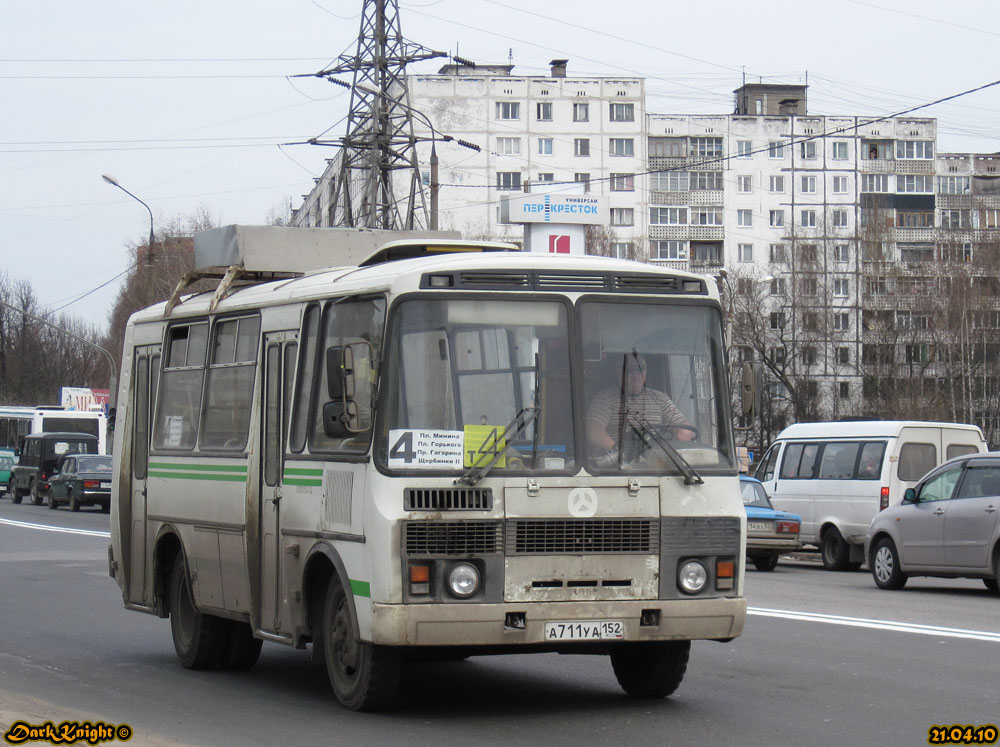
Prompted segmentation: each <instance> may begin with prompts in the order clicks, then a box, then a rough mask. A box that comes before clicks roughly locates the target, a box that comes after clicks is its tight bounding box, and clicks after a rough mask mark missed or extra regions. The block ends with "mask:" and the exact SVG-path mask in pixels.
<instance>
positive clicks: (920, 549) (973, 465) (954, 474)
mask: <svg viewBox="0 0 1000 747" xmlns="http://www.w3.org/2000/svg"><path fill="white" fill-rule="evenodd" d="M998 515H1000V452H995V451H994V452H986V453H980V454H972V455H969V454H966V455H964V456H959V457H955V458H954V459H950V460H949V461H947V462H945V463H944V464H942V465H941V466H939V467H936V468H934V469H933V470H931V471H930V472H928V473H927V474H926V475H924V477H922V478H921V479H920V481H919V482H918V483H917V484H916V486H915V487H912V488H908V489H907V490H906V492H905V493H904V494H903V500H902V502H901V503H899V504H897V505H895V506H891V507H889V508H887V509H886V510H885V511H882V512H881V513H879V514H878V515H877V516H876V517H875V518H874V519H872V523H871V525H870V526H869V527H868V535H867V537H866V538H865V557H867V558H868V566H869V567H870V568H871V569H872V576H873V577H874V579H875V585H876V586H878V587H879V588H880V589H901V588H903V586H904V585H905V584H906V581H907V579H908V578H909V577H910V576H940V577H944V578H981V579H982V580H983V583H984V584H986V587H987V588H988V589H990V590H991V591H994V592H995V591H997V579H998V578H1000V522H998V521H997V516H998Z"/></svg>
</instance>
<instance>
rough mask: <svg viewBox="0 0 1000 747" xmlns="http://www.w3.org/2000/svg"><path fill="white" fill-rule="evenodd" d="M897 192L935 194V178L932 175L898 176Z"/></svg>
mask: <svg viewBox="0 0 1000 747" xmlns="http://www.w3.org/2000/svg"><path fill="white" fill-rule="evenodd" d="M896 191H897V192H919V193H922V194H927V193H932V192H934V177H933V176H931V175H930V174H927V175H923V174H897V175H896Z"/></svg>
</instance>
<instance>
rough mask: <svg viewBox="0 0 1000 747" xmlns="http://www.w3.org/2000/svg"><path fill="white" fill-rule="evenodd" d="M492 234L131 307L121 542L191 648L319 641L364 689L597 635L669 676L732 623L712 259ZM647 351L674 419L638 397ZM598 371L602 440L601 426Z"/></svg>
mask: <svg viewBox="0 0 1000 747" xmlns="http://www.w3.org/2000/svg"><path fill="white" fill-rule="evenodd" d="M500 248H505V249H514V247H505V245H473V244H471V243H469V242H466V243H463V242H456V241H452V242H443V241H442V242H436V244H435V245H430V246H423V245H420V244H418V243H413V242H411V243H409V244H406V245H401V244H400V242H397V243H396V244H390V245H387V246H386V247H385V248H384V250H383V251H381V252H379V253H378V254H377V255H376V256H374V257H372V258H371V259H369V261H367V262H365V263H362V266H359V267H349V268H336V269H329V270H326V271H320V272H313V273H309V274H306V275H304V276H302V277H298V278H296V279H286V280H279V281H275V282H267V283H262V284H257V285H250V286H248V287H243V288H240V289H238V290H234V291H232V292H229V293H228V294H226V293H223V292H216V294H215V295H214V298H213V294H212V293H203V294H200V295H194V296H191V297H188V298H185V299H183V300H180V301H179V302H177V303H175V302H171V303H169V304H167V305H166V306H164V305H160V306H156V307H152V308H149V309H146V310H144V311H141V312H138V313H137V314H135V315H134V316H133V317H132V318H131V319H130V321H129V323H128V327H127V330H126V335H125V348H124V358H123V361H124V363H123V369H124V370H123V374H122V378H121V387H120V396H119V399H118V402H119V410H118V427H117V429H116V432H115V448H114V450H113V451H114V460H115V461H114V464H115V480H114V489H113V497H112V521H111V524H112V544H111V547H110V549H109V553H110V554H109V564H110V572H111V574H112V576H113V577H114V578H115V579H116V580H117V582H118V584H119V586H120V587H121V590H122V595H123V598H124V603H125V606H126V607H127V608H129V609H132V610H137V611H141V612H146V613H150V614H154V615H159V616H160V617H167V616H169V617H170V624H171V632H172V636H173V641H174V646H175V649H176V652H177V654H178V656H179V658H180V659H181V661H182V663H183V664H184V666H186V667H189V668H193V669H206V668H218V667H221V668H246V667H250V666H252V665H253V664H254V662H255V661H256V659H257V656H258V654H259V652H260V645H261V641H272V642H276V643H281V644H285V645H288V646H294V647H297V648H305V647H306V645H307V644H309V643H311V644H312V655H313V658H314V660H315V661H317V663H324V664H325V666H326V668H327V671H328V674H329V679H330V682H331V685H332V688H333V690H334V693H335V694H336V696H337V698H338V699H339V700H340V701H341V703H343V704H344V705H345V706H346V707H348V708H351V709H355V710H371V709H376V708H379V707H383V706H386V705H388V704H389V703H390V702H391V700H392V697H393V694H394V691H395V690H396V685H397V681H398V679H399V675H400V668H401V666H403V665H404V663H405V661H406V660H407V659H408V658H413V657H415V656H421V657H427V656H440V657H465V656H469V655H475V654H487V653H488V654H497V653H504V652H512V653H513V652H517V653H524V652H534V651H537V652H552V651H557V652H560V653H581V654H583V653H585V654H606V655H609V656H610V659H611V662H612V664H613V669H614V672H615V675H616V677H617V679H618V681H619V683H620V684H621V686H622V687H623V688H624V689H625V691H626V692H627V693H629V694H630V695H633V696H644V697H662V696H665V695H668V694H669V693H671V692H672V691H673V690H674V689H675V688H676V687H677V686H678V685H679V684H680V681H681V678H682V677H683V675H684V671H685V669H686V666H687V662H688V654H689V648H690V642H691V641H692V640H697V639H710V640H721V641H727V640H731V639H732V638H734V637H735V636H738V635H740V633H741V632H742V628H743V625H744V621H745V617H746V599H745V596H744V593H743V564H744V557H745V514H744V510H743V506H742V502H741V499H740V491H739V486H738V483H737V464H736V458H735V449H734V446H733V438H732V432H731V416H730V405H729V390H728V388H727V382H726V375H725V371H726V362H725V352H724V345H723V338H722V322H721V310H720V306H719V298H718V292H717V289H716V287H715V284H714V282H713V281H711V280H708V279H706V278H705V277H702V276H698V275H693V274H689V273H681V272H673V271H666V270H662V269H659V268H656V267H652V266H649V265H643V264H638V263H634V262H626V261H619V260H612V259H603V258H596V257H566V256H562V257H554V256H553V257H550V256H546V255H526V254H522V253H519V252H516V251H485V250H487V249H493V250H496V249H500ZM463 249H464V250H465V251H464V252H463V251H462V250H463ZM398 256H404V257H409V258H404V259H394V257H398ZM220 298H222V300H221V301H220V300H219V299H220ZM175 301H176V299H175ZM640 361H641V363H642V366H643V368H644V369H645V371H644V375H645V378H646V383H645V386H646V387H647V388H648V389H649V390H658V391H659V392H660V393H665V394H667V395H669V396H670V397H671V398H672V399H673V401H674V402H675V403H676V406H677V408H678V409H679V410H680V412H681V414H682V419H683V422H678V423H677V424H676V425H675V426H668V425H657V424H658V423H660V420H661V418H660V416H659V413H658V412H655V413H654V412H651V411H650V410H649V409H637V408H636V407H635V405H630V402H631V401H632V400H631V397H630V396H629V397H626V395H625V394H624V393H623V389H624V387H625V383H624V378H625V376H626V373H625V371H626V368H627V367H629V366H631V365H633V364H637V363H639V362H640ZM601 390H611V391H616V392H618V394H617V395H616V401H618V400H620V404H621V408H620V413H618V414H617V416H616V418H615V419H614V422H612V423H609V432H610V431H614V432H615V436H617V439H618V448H617V450H615V451H611V452H608V450H607V449H606V448H604V447H602V448H601V449H600V450H599V452H598V451H594V450H592V449H589V448H588V443H587V435H586V434H587V429H588V419H587V414H588V404H587V403H588V402H589V401H590V400H591V399H592V398H593V397H594V396H597V393H598V392H599V391H601ZM630 394H631V392H630ZM650 396H651V397H652V396H653V395H652V394H651V395H650ZM656 396H657V397H659V398H661V399H662V395H656ZM677 420H678V421H680V420H681V418H677Z"/></svg>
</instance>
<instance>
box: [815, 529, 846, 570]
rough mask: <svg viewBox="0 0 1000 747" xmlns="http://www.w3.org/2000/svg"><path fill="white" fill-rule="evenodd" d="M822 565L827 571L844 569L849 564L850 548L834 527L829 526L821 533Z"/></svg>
mask: <svg viewBox="0 0 1000 747" xmlns="http://www.w3.org/2000/svg"><path fill="white" fill-rule="evenodd" d="M820 549H821V553H820V554H821V555H822V556H823V567H824V568H826V569H827V570H828V571H846V570H847V569H848V567H849V566H850V563H849V560H850V557H851V548H849V547H848V546H847V542H845V541H844V538H843V537H841V536H840V532H839V531H838V530H837V528H836V527H830V528H829V529H827V530H826V531H825V532H824V533H823V540H822V546H821V548H820Z"/></svg>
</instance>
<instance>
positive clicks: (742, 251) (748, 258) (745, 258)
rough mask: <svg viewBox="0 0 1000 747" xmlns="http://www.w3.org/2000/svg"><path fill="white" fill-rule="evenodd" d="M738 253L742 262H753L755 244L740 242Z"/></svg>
mask: <svg viewBox="0 0 1000 747" xmlns="http://www.w3.org/2000/svg"><path fill="white" fill-rule="evenodd" d="M736 254H737V259H738V260H739V261H740V262H753V244H738V245H737V247H736Z"/></svg>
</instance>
